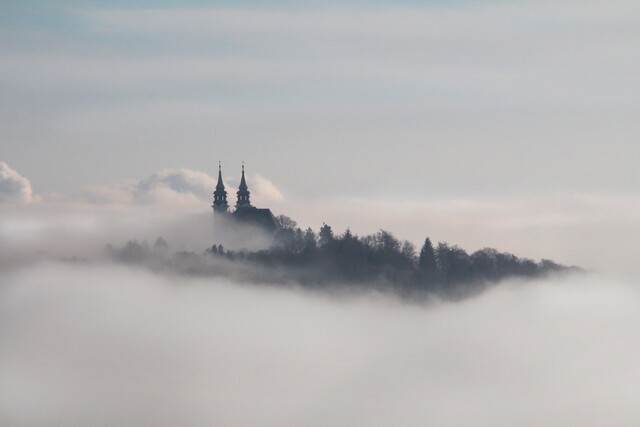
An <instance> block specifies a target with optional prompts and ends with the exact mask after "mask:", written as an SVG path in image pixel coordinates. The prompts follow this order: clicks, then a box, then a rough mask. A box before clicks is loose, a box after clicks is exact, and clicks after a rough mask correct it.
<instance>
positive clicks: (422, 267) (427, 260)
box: [418, 237, 438, 286]
mask: <svg viewBox="0 0 640 427" xmlns="http://www.w3.org/2000/svg"><path fill="white" fill-rule="evenodd" d="M418 271H419V273H420V276H421V279H422V281H423V282H426V283H427V284H428V285H429V286H431V285H433V284H434V283H435V282H436V281H437V279H438V262H437V259H436V251H435V250H434V249H433V244H432V243H431V239H430V238H428V237H427V238H426V239H425V241H424V245H422V249H420V257H419V258H418Z"/></svg>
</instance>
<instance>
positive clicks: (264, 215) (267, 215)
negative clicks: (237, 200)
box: [233, 206, 278, 231]
mask: <svg viewBox="0 0 640 427" xmlns="http://www.w3.org/2000/svg"><path fill="white" fill-rule="evenodd" d="M233 217H234V218H235V219H236V220H238V221H242V222H245V223H248V224H253V225H258V226H260V227H263V228H264V229H266V230H269V231H275V229H276V228H278V222H277V221H276V217H275V216H274V215H273V213H272V212H271V209H267V208H256V207H253V206H245V207H239V208H238V209H236V210H235V212H234V213H233Z"/></svg>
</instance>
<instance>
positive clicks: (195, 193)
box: [79, 168, 284, 209]
mask: <svg viewBox="0 0 640 427" xmlns="http://www.w3.org/2000/svg"><path fill="white" fill-rule="evenodd" d="M216 180H217V178H214V177H213V176H211V175H209V174H207V173H205V172H201V171H197V170H192V169H185V168H181V169H163V170H161V171H159V172H156V173H154V174H153V175H151V176H149V177H147V178H144V179H141V180H139V181H128V182H123V183H119V184H114V185H94V186H87V187H85V189H84V190H83V191H82V192H81V193H80V195H79V196H80V198H81V200H83V201H85V202H89V203H96V204H118V205H128V204H152V205H153V204H155V205H162V206H165V207H170V208H171V207H173V208H176V209H183V208H188V209H191V208H195V209H202V208H205V207H206V205H207V204H211V201H212V198H213V190H214V187H215V185H216ZM247 181H248V184H249V190H250V191H251V196H252V202H253V203H254V204H257V205H269V204H270V203H277V202H281V201H283V200H284V196H283V195H282V193H281V192H280V190H279V189H278V188H277V187H276V186H275V185H274V184H273V182H271V181H270V180H269V179H267V178H265V177H264V176H262V175H260V174H253V175H250V176H248V177H247ZM234 184H235V186H237V180H236V179H234V178H230V179H229V180H228V181H225V185H226V189H227V192H228V193H229V196H228V200H229V204H230V205H233V204H234V200H235V192H236V188H235V186H234Z"/></svg>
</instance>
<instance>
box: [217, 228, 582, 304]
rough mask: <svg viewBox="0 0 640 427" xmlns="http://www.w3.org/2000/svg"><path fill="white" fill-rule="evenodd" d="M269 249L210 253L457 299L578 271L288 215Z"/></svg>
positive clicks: (302, 276)
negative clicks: (512, 280) (516, 280)
mask: <svg viewBox="0 0 640 427" xmlns="http://www.w3.org/2000/svg"><path fill="white" fill-rule="evenodd" d="M279 222H280V224H281V226H280V229H279V230H278V232H277V233H276V235H275V237H274V244H273V246H272V247H271V248H270V249H268V250H262V251H257V252H234V251H227V252H225V253H222V252H221V251H219V250H216V246H215V245H214V246H213V247H212V248H211V249H210V250H209V251H208V253H209V254H211V255H213V256H223V257H225V258H227V259H233V260H236V261H248V262H250V263H252V264H257V265H260V266H262V267H264V268H273V269H275V268H278V269H279V271H285V272H286V277H287V278H288V279H289V280H291V281H296V282H298V283H302V284H305V285H309V286H323V285H326V284H330V283H331V284H335V283H340V284H343V285H344V286H350V285H352V286H372V284H373V285H374V286H378V287H383V288H392V289H394V290H396V291H399V292H402V293H409V294H413V293H422V294H437V295H440V296H445V297H451V298H458V297H463V296H466V295H469V294H473V293H476V292H478V291H480V290H482V289H484V288H485V287H486V286H487V285H489V284H490V283H495V282H498V281H500V280H502V279H505V278H508V277H522V278H534V277H539V276H544V275H546V274H549V273H553V272H561V271H568V270H575V269H576V268H569V267H565V266H561V265H558V264H555V263H553V262H551V261H548V260H542V261H541V262H539V263H536V262H534V261H532V260H530V259H526V258H519V257H517V256H515V255H512V254H509V253H501V252H498V251H496V250H495V249H482V250H479V251H476V252H474V253H472V254H468V253H467V252H466V251H464V250H463V249H461V248H460V247H458V246H451V245H449V244H447V243H444V242H441V243H439V244H438V245H437V247H436V248H434V247H433V244H432V243H431V240H430V239H429V238H427V239H426V240H425V242H424V245H423V246H422V248H421V250H420V252H419V254H418V255H417V256H416V251H415V247H414V246H413V244H412V243H410V242H408V241H404V242H401V241H399V240H398V239H397V238H396V237H395V236H394V235H393V234H392V233H390V232H388V231H386V230H380V231H378V232H377V233H375V234H372V235H368V236H364V237H358V236H356V235H354V234H353V233H351V231H350V230H349V229H347V230H346V231H345V232H344V234H342V235H340V236H335V235H334V233H333V230H332V228H331V227H330V226H329V225H327V224H323V225H322V227H321V228H320V231H319V233H318V235H317V236H316V234H315V233H314V231H313V230H312V229H310V228H309V229H307V230H306V231H303V230H301V229H300V228H298V227H297V225H296V223H295V221H292V220H291V219H289V218H286V217H284V218H283V219H282V220H280V221H279Z"/></svg>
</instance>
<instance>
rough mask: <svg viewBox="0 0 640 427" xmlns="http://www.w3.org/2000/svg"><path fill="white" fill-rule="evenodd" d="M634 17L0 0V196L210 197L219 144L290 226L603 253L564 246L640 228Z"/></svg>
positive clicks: (499, 5) (623, 5)
mask: <svg viewBox="0 0 640 427" xmlns="http://www.w3.org/2000/svg"><path fill="white" fill-rule="evenodd" d="M639 21H640V6H638V4H637V2H633V1H623V0H616V1H610V2H601V1H588V0H587V1H527V0H522V1H474V2H469V1H431V2H412V1H405V2H389V1H376V2H363V1H358V2H306V3H304V4H300V3H299V2H289V1H280V2H262V1H248V2H174V1H164V2H146V1H141V2H135V1H134V2H124V1H116V2H104V1H91V2H82V1H68V2H65V1H60V2H38V1H33V2H28V3H25V2H11V1H8V2H3V3H2V5H0V34H1V36H0V69H2V72H1V73H0V161H3V162H4V164H5V165H6V169H5V170H6V171H9V170H10V171H12V172H4V173H5V175H6V176H9V178H6V177H5V180H4V183H3V184H2V185H0V189H2V191H3V192H4V193H3V194H0V198H1V199H3V200H5V202H4V209H7V208H6V205H8V204H11V205H12V204H15V203H19V204H20V203H21V204H24V203H31V204H32V205H33V204H39V206H40V207H39V208H38V209H41V210H45V211H46V209H47V208H46V207H43V206H46V205H47V203H52V201H55V202H56V203H60V201H61V200H65V201H67V202H69V201H72V202H73V203H78V202H79V201H80V202H82V203H88V204H99V205H100V206H104V205H107V204H110V203H111V204H113V203H117V204H127V203H128V204H131V203H134V204H135V203H136V202H140V201H146V202H154V203H155V202H157V201H158V200H160V201H163V202H164V204H161V205H160V206H156V205H154V204H153V203H151V206H150V205H148V204H147V207H146V208H147V209H167V205H169V206H170V207H172V208H175V207H176V205H179V206H194V203H191V202H194V200H196V201H197V200H199V201H200V202H201V203H200V204H199V205H198V206H199V209H207V208H206V206H207V205H206V204H205V203H208V199H210V197H211V195H210V193H211V192H212V188H208V189H207V186H209V185H210V183H211V181H212V179H213V177H215V174H216V169H217V164H218V161H222V164H223V168H224V169H223V171H224V174H225V180H226V181H227V183H228V184H229V185H230V186H233V185H237V182H238V175H239V169H240V165H241V162H242V161H244V162H245V163H246V165H247V171H248V173H249V174H250V175H249V178H250V179H249V185H250V187H251V186H252V190H253V192H254V196H255V197H256V198H255V199H254V201H255V202H256V203H261V204H262V205H268V206H270V207H272V208H273V209H274V211H277V213H285V214H288V215H291V216H293V217H294V218H295V219H297V220H298V221H299V222H300V223H301V224H302V225H305V226H307V225H309V226H313V227H314V228H317V227H318V226H319V225H320V224H321V223H322V221H327V222H329V221H331V223H332V224H334V225H335V226H336V228H338V229H339V230H338V231H341V230H344V229H345V228H346V227H351V228H352V229H354V230H355V231H357V232H358V233H367V232H373V231H375V230H376V229H377V228H378V227H384V228H391V229H392V230H397V232H398V233H399V234H400V235H401V237H402V238H409V239H412V240H414V241H416V242H417V243H418V242H420V241H421V240H422V239H423V238H424V236H425V235H426V234H431V235H432V236H434V238H435V239H436V240H448V241H453V242H456V243H459V244H461V245H463V246H465V247H468V248H470V249H477V248H480V247H483V246H499V247H501V249H504V250H512V251H514V252H516V253H518V254H521V255H524V256H531V257H534V258H535V257H543V256H549V257H553V256H555V257H559V258H560V261H564V262H568V263H578V264H586V265H587V267H592V266H593V267H595V268H603V267H604V266H605V264H606V265H613V264H615V262H617V261H619V256H617V254H616V256H611V257H610V259H608V260H605V261H604V262H599V260H598V256H599V254H598V252H597V251H596V250H593V251H591V252H590V253H588V254H584V255H577V252H576V251H573V252H571V251H570V250H569V249H575V248H579V249H580V248H582V247H584V245H585V242H584V239H585V237H584V236H585V235H586V234H589V233H593V234H594V235H595V236H597V237H598V238H597V239H596V240H597V244H595V245H596V246H598V247H600V246H603V245H605V246H615V245H616V242H618V241H620V239H622V240H623V241H624V242H623V246H625V248H626V247H627V246H631V247H634V245H633V241H634V240H635V239H636V238H637V237H640V225H639V224H638V222H637V220H636V218H638V216H637V215H636V214H637V213H638V210H639V209H640V205H639V204H638V193H637V188H638V186H639V184H640V172H639V169H638V168H637V165H636V162H637V159H638V158H639V157H640V144H638V143H637V141H638V138H639V137H640V125H639V124H638V120H637V119H638V115H639V113H640V97H638V93H640V82H639V80H638V79H637V75H639V74H640V51H638V49H637V46H638V43H639V42H640V25H638V24H639ZM176 171H179V172H176ZM3 176H4V175H3ZM13 177H15V180H17V181H15V180H14V178H13ZM24 180H27V181H28V182H27V183H26V184H28V186H27V185H26V184H25V181H24ZM145 183H146V184H147V185H146V187H145ZM149 183H151V185H148V184H149ZM154 183H156V184H158V183H159V185H160V187H159V188H157V187H156V186H155V185H156V184H154ZM256 187H260V188H256ZM33 202H35V203H33ZM33 209H35V208H33ZM363 211H366V215H363ZM609 232H610V234H611V236H612V237H607V236H604V235H606V234H607V233H609ZM600 235H603V236H604V237H602V238H600ZM580 250H581V249H580ZM582 252H584V250H582ZM633 254H634V256H635V254H636V253H635V252H633ZM634 264H635V263H634V262H633V261H631V259H629V260H627V261H624V262H618V263H617V264H615V268H620V269H622V268H624V269H626V270H633V269H634V268H633V265H634Z"/></svg>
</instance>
